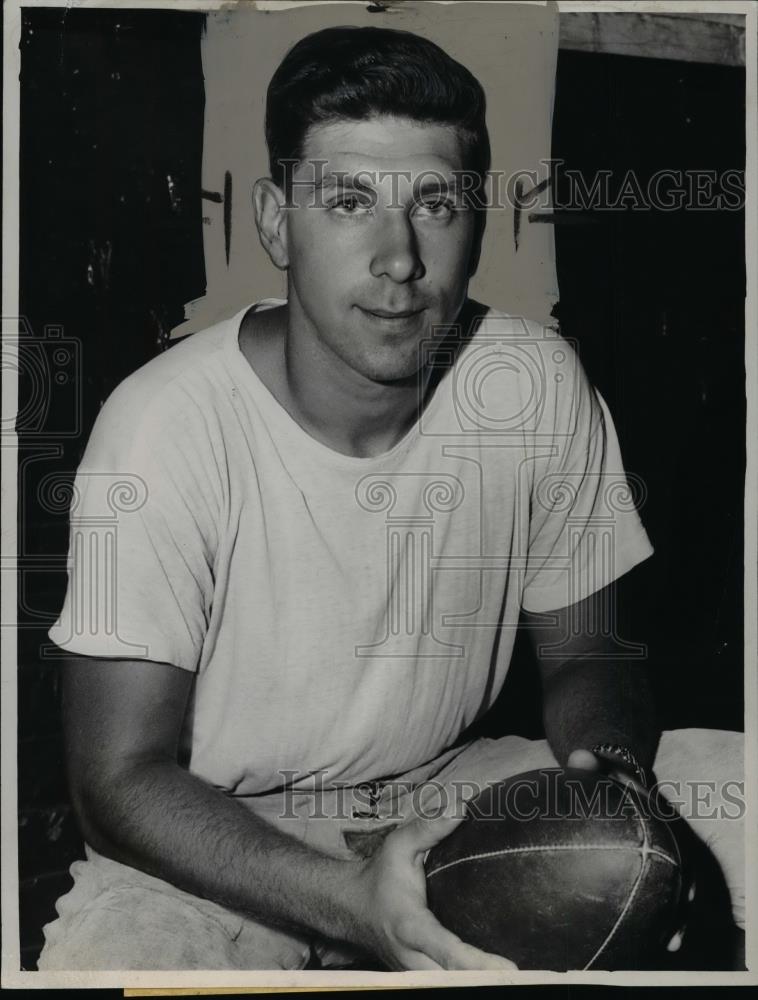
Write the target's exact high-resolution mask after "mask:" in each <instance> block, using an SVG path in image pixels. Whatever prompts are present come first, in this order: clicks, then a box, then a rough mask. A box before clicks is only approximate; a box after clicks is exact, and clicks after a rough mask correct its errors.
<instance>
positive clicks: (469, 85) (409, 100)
mask: <svg viewBox="0 0 758 1000" xmlns="http://www.w3.org/2000/svg"><path fill="white" fill-rule="evenodd" d="M485 110H486V100H485V96H484V90H483V89H482V86H481V84H480V83H479V81H478V80H477V79H476V77H474V75H473V74H472V73H470V72H469V70H467V69H466V67H465V66H462V65H461V64H460V63H458V62H456V61H455V59H452V58H451V57H450V56H449V55H448V54H447V53H446V52H444V51H443V50H442V49H441V48H440V47H439V46H438V45H435V44H434V42H430V41H428V40H427V39H426V38H421V37H420V36H419V35H414V34H412V33H411V32H409V31H397V30H394V29H391V28H358V27H339V28H325V29H324V30H322V31H317V32H314V33H313V34H310V35H307V36H306V37H305V38H303V39H301V40H300V41H299V42H298V43H297V44H296V45H295V46H293V48H291V49H290V50H289V52H288V53H287V54H286V56H285V57H284V59H283V60H282V62H281V64H280V65H279V67H278V69H277V70H276V72H275V73H274V75H273V77H272V78H271V83H270V84H269V88H268V94H267V97H266V142H267V143H268V151H269V168H270V171H271V177H272V179H273V180H274V181H275V182H276V183H277V184H279V186H280V187H284V186H285V181H286V176H287V172H286V170H285V168H284V167H283V162H287V161H289V162H291V161H293V160H300V159H302V156H303V147H304V144H305V138H306V134H307V132H308V129H309V128H311V126H314V125H319V124H326V123H331V122H337V121H362V120H365V119H367V118H371V117H374V116H376V115H394V116H396V117H402V118H409V119H411V120H413V121H419V122H428V123H433V124H439V125H447V126H450V127H452V128H454V129H455V130H456V131H457V132H458V134H459V136H460V138H461V141H462V145H463V150H462V152H463V160H464V169H466V170H468V171H471V172H472V173H473V174H475V175H478V176H479V177H481V179H482V183H483V182H484V177H485V175H486V173H487V171H488V170H489V167H490V142H489V135H488V133H487V125H486V122H485Z"/></svg>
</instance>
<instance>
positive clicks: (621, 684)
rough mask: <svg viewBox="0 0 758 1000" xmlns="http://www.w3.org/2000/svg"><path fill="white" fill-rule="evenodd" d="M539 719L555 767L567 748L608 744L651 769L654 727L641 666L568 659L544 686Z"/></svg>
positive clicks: (655, 731)
mask: <svg viewBox="0 0 758 1000" xmlns="http://www.w3.org/2000/svg"><path fill="white" fill-rule="evenodd" d="M543 719H544V725H545V735H546V737H547V739H548V742H549V743H550V746H551V748H552V750H553V753H554V754H555V756H556V758H557V759H558V761H559V762H560V763H561V764H565V763H566V759H567V758H568V755H569V754H570V753H571V752H572V751H573V750H577V749H586V750H591V749H592V747H593V746H595V745H596V744H598V743H613V744H622V745H624V746H626V747H628V748H629V749H630V750H631V751H632V752H633V753H634V755H635V756H636V758H637V760H638V761H639V763H640V765H641V766H642V767H643V768H650V767H651V766H652V763H653V760H654V758H655V751H656V748H657V745H658V736H659V728H658V723H657V718H656V713H655V709H654V707H653V698H652V692H651V690H650V685H649V682H648V680H647V676H646V673H645V668H644V666H641V665H639V664H632V663H618V662H612V661H608V660H601V659H584V660H583V659H576V660H571V661H569V662H568V663H566V664H564V665H563V666H562V667H561V668H560V670H558V671H556V672H555V674H553V675H552V676H551V677H550V678H549V679H548V681H547V682H546V683H545V687H544V691H543Z"/></svg>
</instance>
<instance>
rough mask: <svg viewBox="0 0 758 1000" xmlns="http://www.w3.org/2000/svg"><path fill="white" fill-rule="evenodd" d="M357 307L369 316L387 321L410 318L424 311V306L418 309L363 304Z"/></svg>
mask: <svg viewBox="0 0 758 1000" xmlns="http://www.w3.org/2000/svg"><path fill="white" fill-rule="evenodd" d="M358 308H359V309H360V310H361V312H364V313H368V315H369V316H374V317H376V319H385V320H389V321H392V320H398V321H399V320H403V319H411V318H413V317H414V316H418V315H420V314H421V313H422V312H423V311H424V307H420V308H418V309H369V308H367V307H365V306H358Z"/></svg>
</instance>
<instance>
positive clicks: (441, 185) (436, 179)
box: [413, 174, 458, 195]
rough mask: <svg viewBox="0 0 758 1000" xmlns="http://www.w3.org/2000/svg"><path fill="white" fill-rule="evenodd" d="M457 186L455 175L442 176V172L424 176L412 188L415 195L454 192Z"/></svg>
mask: <svg viewBox="0 0 758 1000" xmlns="http://www.w3.org/2000/svg"><path fill="white" fill-rule="evenodd" d="M457 188H458V180H457V178H456V177H444V176H443V175H442V174H434V175H431V176H428V177H424V178H423V180H422V181H421V183H420V184H418V183H416V184H414V185H413V190H414V192H415V193H416V194H417V195H425V194H440V193H441V194H448V193H454V192H455V191H456V190H457Z"/></svg>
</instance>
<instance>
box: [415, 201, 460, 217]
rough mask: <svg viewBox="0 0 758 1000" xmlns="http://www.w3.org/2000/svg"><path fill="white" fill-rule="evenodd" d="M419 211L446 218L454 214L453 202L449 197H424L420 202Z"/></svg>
mask: <svg viewBox="0 0 758 1000" xmlns="http://www.w3.org/2000/svg"><path fill="white" fill-rule="evenodd" d="M417 211H420V212H421V213H422V214H424V215H430V216H432V217H434V218H436V219H439V218H444V219H446V218H448V217H449V216H450V215H451V214H452V211H453V203H452V201H451V200H450V199H449V198H424V199H422V200H421V201H420V202H418V204H417Z"/></svg>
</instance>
